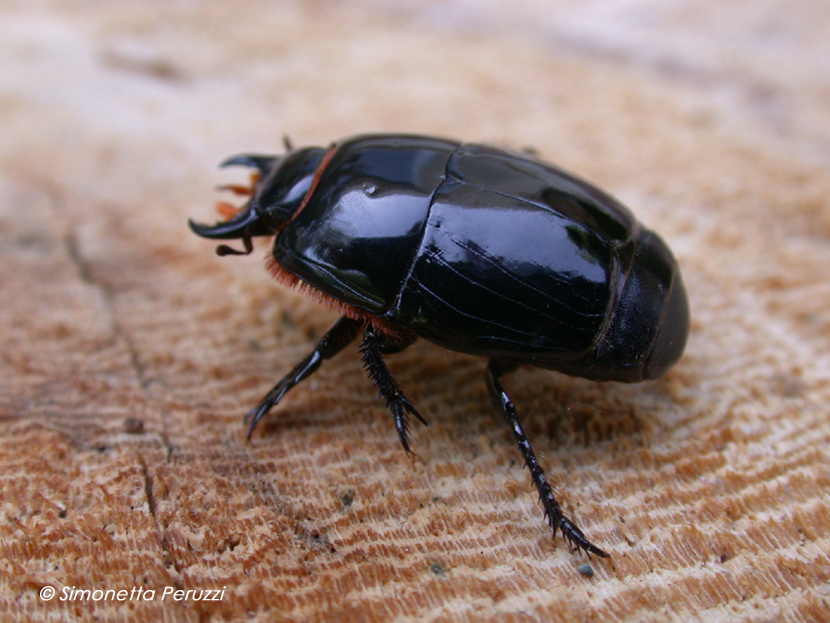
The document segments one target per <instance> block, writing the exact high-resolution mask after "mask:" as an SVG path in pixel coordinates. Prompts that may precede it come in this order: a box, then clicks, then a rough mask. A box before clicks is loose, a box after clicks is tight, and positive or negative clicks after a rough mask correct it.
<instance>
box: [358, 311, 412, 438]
mask: <svg viewBox="0 0 830 623" xmlns="http://www.w3.org/2000/svg"><path fill="white" fill-rule="evenodd" d="M414 341H415V338H414V337H411V338H410V337H402V338H400V339H398V340H393V339H390V338H388V337H384V336H382V335H379V334H378V333H376V332H375V330H374V328H373V327H372V325H371V323H368V324H367V325H366V329H365V330H364V332H363V342H362V343H361V344H360V358H361V359H362V360H363V365H364V367H365V368H366V370H368V372H369V378H371V379H372V381H374V384H375V385H376V386H377V388H378V397H379V398H384V399H385V400H386V406H387V407H388V408H389V409H390V410H391V411H392V415H393V416H394V418H395V428H396V429H397V431H398V436H399V437H400V439H401V445H403V449H404V450H406V452H407V453H408V454H412V449H411V448H410V446H409V417H408V416H409V415H414V416H415V417H416V418H418V420H419V421H420V422H421V423H422V424H424V425H426V424H427V421H426V420H425V419H424V418H423V417H421V414H420V413H418V411H417V410H416V409H415V407H414V406H413V405H412V403H411V402H410V401H409V398H407V396H406V394H405V393H404V391H403V389H401V386H400V385H398V382H397V381H396V380H395V377H394V376H392V372H390V371H389V367H388V366H387V365H386V362H385V361H384V360H383V355H384V354H391V353H396V352H399V351H401V350H403V349H404V348H406V347H407V346H409V345H410V344H412V343H413V342H414Z"/></svg>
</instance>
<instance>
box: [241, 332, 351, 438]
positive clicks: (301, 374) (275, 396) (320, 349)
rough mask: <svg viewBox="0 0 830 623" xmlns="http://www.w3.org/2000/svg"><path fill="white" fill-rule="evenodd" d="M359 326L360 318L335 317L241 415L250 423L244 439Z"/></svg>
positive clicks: (345, 342) (349, 339)
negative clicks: (311, 347)
mask: <svg viewBox="0 0 830 623" xmlns="http://www.w3.org/2000/svg"><path fill="white" fill-rule="evenodd" d="M362 326H363V322H361V321H360V320H353V319H352V318H348V317H346V316H343V317H342V318H340V319H339V320H337V322H335V323H334V324H333V325H332V326H331V328H329V330H328V331H326V334H325V335H324V336H323V337H322V338H320V341H319V342H317V346H316V347H315V348H314V350H313V351H311V353H310V354H309V355H308V356H307V357H306V358H305V359H303V360H302V361H301V362H300V363H298V364H297V365H296V366H294V369H293V370H291V372H289V373H288V374H287V375H286V376H285V377H284V378H283V379H282V380H281V381H280V382H279V383H277V384H276V385H274V387H273V388H272V389H271V391H270V392H268V394H267V395H266V396H265V398H263V399H262V400H261V401H260V403H259V404H258V405H257V406H256V407H254V408H253V409H251V410H250V411H248V413H247V415H245V421H246V422H250V424H249V425H248V439H250V438H251V435H252V434H253V432H254V429H255V428H256V425H257V424H258V423H259V421H260V420H261V419H262V418H263V417H264V416H265V414H266V413H268V412H269V411H270V410H271V409H272V408H273V407H275V406H276V405H277V403H278V402H279V401H280V400H282V397H283V396H285V394H286V392H288V390H289V389H291V388H292V387H294V386H295V385H296V384H297V383H300V382H301V381H303V380H305V379H307V378H308V377H309V376H311V375H312V374H314V372H316V371H317V368H319V367H320V364H321V363H323V361H324V360H325V359H331V358H332V357H334V356H335V355H336V354H337V353H339V352H340V351H341V350H343V349H344V348H345V347H346V346H348V345H349V344H350V343H351V342H352V341H354V339H355V338H356V337H357V334H358V333H359V332H360V328H361V327H362Z"/></svg>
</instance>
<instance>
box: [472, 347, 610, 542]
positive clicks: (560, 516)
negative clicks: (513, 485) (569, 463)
mask: <svg viewBox="0 0 830 623" xmlns="http://www.w3.org/2000/svg"><path fill="white" fill-rule="evenodd" d="M517 367H518V364H516V363H514V362H509V361H499V360H496V359H491V360H490V363H489V364H488V365H487V387H488V389H489V390H490V397H491V399H492V400H493V404H494V406H495V407H496V409H498V410H499V412H500V413H501V414H502V415H504V417H505V419H506V420H507V424H508V425H509V426H510V430H511V431H512V432H513V437H515V439H516V443H517V444H518V446H519V450H520V451H521V453H522V457H523V458H524V462H525V465H526V466H527V468H528V470H530V478H531V480H532V481H533V484H534V486H535V487H536V490H537V491H538V492H539V499H540V500H541V502H542V506H543V507H544V509H545V519H546V520H547V522H548V524H549V525H550V527H551V528H553V536H556V531H557V530H561V531H562V536H564V537H565V540H566V541H568V543H570V545H571V546H572V547H574V548H575V549H577V550H582V551H584V552H586V553H588V554H596V555H597V556H601V557H603V558H608V554H606V553H605V552H604V551H602V550H601V549H600V548H598V547H597V546H596V545H594V544H593V543H591V542H590V541H589V540H588V539H587V538H586V537H585V534H583V532H582V530H580V529H579V528H577V526H576V524H574V523H573V522H572V521H571V520H570V519H568V518H567V517H565V515H564V513H563V512H562V507H561V506H559V502H557V501H556V498H555V497H554V495H553V490H552V489H551V487H550V485H549V484H548V481H547V478H545V472H544V470H542V467H541V466H540V465H539V460H538V459H537V458H536V453H535V452H533V448H532V447H531V445H530V441H528V439H527V435H526V434H525V432H524V429H523V428H522V423H521V421H520V420H519V413H518V411H516V407H514V406H513V401H512V400H510V397H509V396H508V395H507V392H505V391H504V388H503V387H502V386H501V383H500V382H499V377H501V376H502V375H503V374H506V373H508V372H511V371H513V370H515V369H516V368H517Z"/></svg>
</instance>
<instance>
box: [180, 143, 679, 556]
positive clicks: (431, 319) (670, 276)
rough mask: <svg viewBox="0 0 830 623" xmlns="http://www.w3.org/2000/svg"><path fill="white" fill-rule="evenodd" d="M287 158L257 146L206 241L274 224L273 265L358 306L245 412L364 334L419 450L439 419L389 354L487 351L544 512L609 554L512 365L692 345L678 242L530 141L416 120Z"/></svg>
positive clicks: (650, 355)
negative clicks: (580, 520) (417, 401)
mask: <svg viewBox="0 0 830 623" xmlns="http://www.w3.org/2000/svg"><path fill="white" fill-rule="evenodd" d="M286 149H287V153H286V154H285V155H283V156H281V157H277V156H262V155H241V156H236V157H233V158H230V159H228V160H226V161H225V162H224V163H223V164H222V166H228V165H244V166H249V167H253V168H255V169H256V171H257V173H255V174H254V177H253V183H252V187H251V188H246V187H239V186H232V187H229V188H230V189H231V190H234V191H236V192H237V193H241V194H247V195H250V199H249V200H248V201H247V203H246V204H245V205H244V206H243V207H242V208H240V209H238V210H236V209H234V208H233V207H232V206H229V205H228V204H220V207H224V209H225V211H226V212H229V214H228V216H229V217H230V218H229V220H227V221H226V222H223V223H219V224H217V225H215V226H207V225H199V224H196V223H193V222H192V221H191V222H190V227H191V229H192V230H193V231H194V232H195V233H197V234H199V235H200V236H204V237H206V238H214V239H232V238H241V239H242V241H243V243H244V246H245V251H237V250H234V249H232V248H230V247H228V246H225V245H220V246H219V247H218V248H217V250H216V251H217V253H218V254H219V255H227V254H248V253H250V252H251V250H252V248H253V247H252V244H251V238H252V237H254V236H274V235H275V236H276V239H275V241H274V247H273V255H272V256H271V257H269V258H268V260H269V271H270V272H271V273H272V274H273V275H274V277H276V278H277V280H278V281H280V282H282V283H284V284H287V285H290V286H294V285H299V286H300V287H301V288H302V289H303V290H305V292H306V293H308V294H310V295H311V296H313V297H314V298H316V299H317V300H318V301H320V302H321V303H323V304H324V305H327V306H328V307H330V308H332V309H334V310H336V311H338V312H339V313H340V314H341V315H342V317H341V318H340V319H339V320H338V321H337V322H335V323H334V325H333V326H332V327H331V328H330V329H329V331H328V332H327V333H326V334H325V335H324V336H323V337H322V339H321V340H320V341H319V342H318V344H317V346H316V347H315V348H314V350H313V351H312V352H311V354H310V355H308V357H306V358H305V359H304V360H303V361H301V362H300V363H299V364H298V365H297V366H296V367H295V368H294V369H293V370H291V372H290V373H289V374H288V375H287V376H286V377H285V378H284V379H282V380H281V381H280V382H279V383H277V384H276V385H275V386H274V388H273V389H272V390H271V391H270V392H269V393H268V395H266V396H265V398H264V399H263V400H262V401H261V402H260V403H259V405H257V406H256V407H255V408H254V409H252V410H251V411H250V412H249V413H248V414H247V416H246V418H247V419H248V420H250V426H249V429H248V436H249V437H250V435H251V433H252V432H253V430H254V427H256V425H257V422H259V420H260V419H261V418H262V417H263V416H264V415H265V414H266V413H267V412H268V411H269V410H270V409H271V408H272V407H273V406H275V405H276V404H277V403H278V402H279V401H280V400H281V399H282V397H283V396H284V395H285V393H286V392H287V391H288V390H290V389H291V388H292V387H294V386H295V385H296V384H297V383H299V382H300V381H302V380H304V379H306V378H308V377H309V376H310V375H311V374H312V373H313V372H314V371H316V370H317V368H319V367H320V364H321V363H322V361H323V360H324V359H329V358H331V357H333V356H334V355H335V354H336V353H338V352H339V351H340V350H342V349H343V348H344V347H345V346H346V345H347V344H349V343H350V342H352V341H353V340H354V339H355V338H356V337H357V336H358V334H359V333H360V332H361V331H362V332H363V341H362V343H361V346H360V353H361V358H362V360H363V363H364V365H365V367H366V369H367V370H368V373H369V377H370V378H371V379H372V380H373V381H374V383H375V385H377V387H378V388H379V395H380V397H382V398H384V399H385V400H386V405H387V407H388V408H389V409H390V410H391V411H392V414H393V416H394V420H395V426H396V428H397V431H398V435H399V436H400V439H401V442H402V443H403V447H404V449H405V450H406V451H407V452H410V447H409V441H408V416H409V415H413V416H415V417H416V418H418V419H419V420H420V421H421V422H423V423H424V424H426V421H425V420H424V419H423V417H421V415H420V414H419V413H418V411H417V410H416V409H415V407H414V406H413V405H412V403H411V402H410V400H409V399H408V397H407V396H406V394H405V393H404V392H403V390H402V389H401V387H400V385H398V383H397V381H396V380H395V379H394V377H393V376H392V374H391V373H390V371H389V368H388V367H387V365H386V363H385V361H384V359H383V355H385V354H390V353H394V352H398V351H400V350H402V349H404V348H406V347H407V346H409V345H410V344H412V343H413V342H414V341H415V340H416V339H417V338H419V337H421V338H424V339H426V340H429V341H430V342H433V343H435V344H438V345H439V346H443V347H444V348H447V349H449V350H453V351H459V352H463V353H469V354H472V355H478V356H481V357H485V358H487V359H488V361H489V363H488V365H487V372H488V376H487V381H488V388H489V391H490V394H491V397H492V400H493V403H494V405H495V406H496V408H497V409H498V410H499V411H500V412H501V413H502V415H503V416H504V417H505V418H506V420H507V422H508V424H509V426H510V429H511V430H512V431H513V435H514V436H515V438H516V442H517V443H518V446H519V450H520V451H521V453H522V456H523V458H524V462H525V465H527V467H528V469H529V470H530V474H531V478H532V480H533V484H534V485H535V486H536V489H537V490H538V491H539V495H540V496H541V501H542V504H543V506H544V510H545V516H546V518H547V520H548V522H549V523H550V525H551V527H552V528H553V532H554V535H555V534H556V531H557V529H559V530H562V533H563V535H564V536H565V538H566V540H568V541H569V542H570V543H571V544H572V545H573V546H575V547H576V549H582V550H584V551H586V552H589V553H594V554H597V555H599V556H607V554H606V553H605V552H604V551H602V550H601V549H599V548H598V547H596V546H595V545H593V544H592V543H591V542H590V541H588V539H587V538H586V537H585V535H584V534H583V533H582V531H581V530H580V529H579V528H578V527H577V526H576V525H575V524H574V523H573V522H572V521H570V520H569V519H568V518H567V517H565V515H564V514H563V513H562V510H561V508H560V506H559V503H558V502H557V501H556V499H555V498H554V495H553V492H552V490H551V487H550V485H549V484H548V482H547V480H546V478H545V474H544V472H543V471H542V469H541V467H540V466H539V462H538V460H537V459H536V455H535V454H534V452H533V449H532V448H531V446H530V442H529V441H528V439H527V436H526V435H525V433H524V430H523V429H522V425H521V423H520V421H519V414H518V412H517V411H516V408H515V407H514V406H513V402H512V401H511V400H510V398H509V396H508V395H507V393H506V392H505V391H504V389H503V388H502V385H501V382H500V380H499V379H500V377H501V376H502V375H503V374H505V373H506V372H510V371H512V370H515V369H516V368H518V367H519V366H536V367H541V368H548V369H551V370H557V371H559V372H564V373H565V374H569V375H572V376H581V377H585V378H588V379H594V380H598V381H623V382H629V383H630V382H636V381H642V380H645V379H654V378H657V377H659V376H661V375H662V374H663V373H664V372H666V371H667V370H668V369H669V368H670V367H671V366H672V365H673V364H674V363H675V362H676V361H677V360H678V359H679V358H680V356H681V354H682V352H683V348H684V346H685V344H686V338H687V335H688V331H689V309H688V302H687V298H686V291H685V288H684V286H683V281H682V279H681V276H680V271H679V269H678V266H677V262H676V261H675V260H674V258H673V257H672V254H671V252H670V251H669V249H668V247H666V245H665V243H664V242H663V241H662V240H661V239H660V238H659V237H658V236H657V235H656V234H654V233H653V232H651V231H649V230H648V229H646V228H645V227H642V226H641V225H640V224H639V223H638V222H637V221H636V220H635V219H634V217H633V216H632V214H631V213H630V212H629V211H628V210H627V209H626V208H625V207H623V206H622V205H621V204H620V203H619V202H617V201H616V200H615V199H613V198H612V197H610V196H608V195H607V194H605V193H604V192H602V191H601V190H599V189H597V188H595V187H594V186H592V185H590V184H588V183H586V182H584V181H582V180H580V179H578V178H576V177H574V176H573V175H571V174H569V173H567V172H565V171H562V170H561V169H558V168H556V167H554V166H552V165H550V164H547V163H546V162H544V161H542V160H540V159H539V158H537V157H535V156H534V155H532V154H530V153H525V152H515V151H509V150H504V149H498V148H495V147H490V146H486V145H477V144H469V143H460V142H458V141H454V140H447V139H442V138H432V137H426V136H413V135H392V134H380V135H364V136H357V137H353V138H348V139H345V140H342V141H338V142H336V143H334V144H333V145H332V146H331V147H329V148H321V147H308V148H303V149H292V148H291V145H290V144H289V143H288V141H287V140H286Z"/></svg>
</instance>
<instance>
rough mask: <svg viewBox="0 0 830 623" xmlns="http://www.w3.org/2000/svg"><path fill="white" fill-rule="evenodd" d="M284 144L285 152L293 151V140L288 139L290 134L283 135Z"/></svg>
mask: <svg viewBox="0 0 830 623" xmlns="http://www.w3.org/2000/svg"><path fill="white" fill-rule="evenodd" d="M282 143H283V145H285V151H292V150H293V149H294V146H293V145H292V144H291V139H290V138H288V134H283V135H282Z"/></svg>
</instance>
